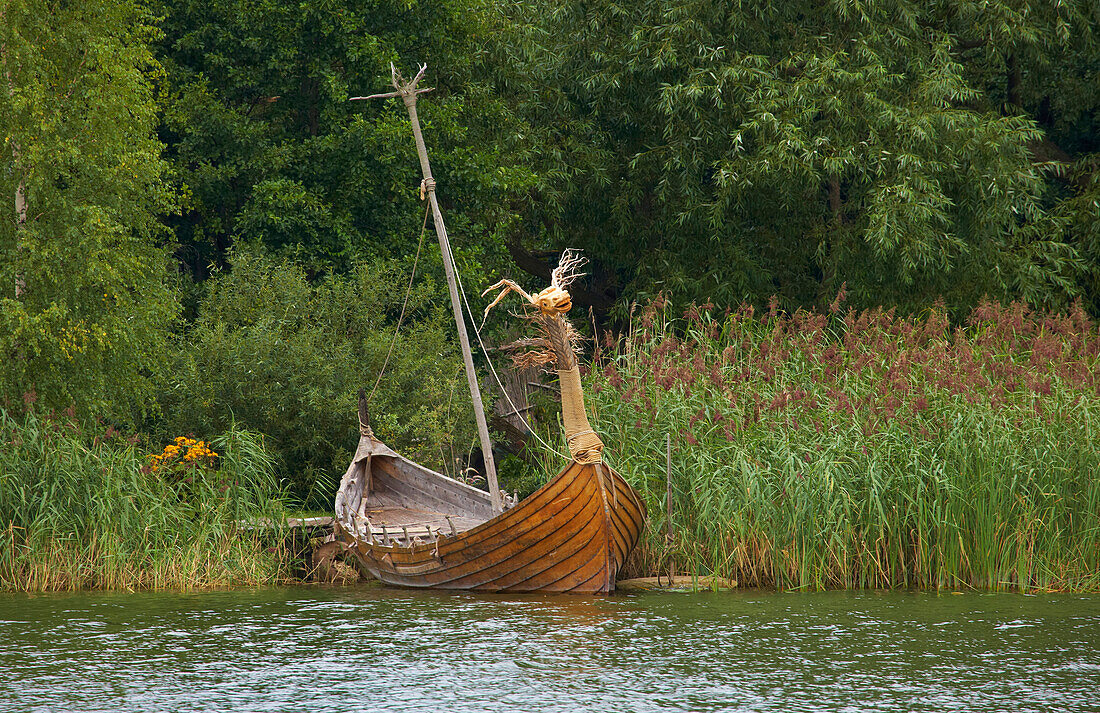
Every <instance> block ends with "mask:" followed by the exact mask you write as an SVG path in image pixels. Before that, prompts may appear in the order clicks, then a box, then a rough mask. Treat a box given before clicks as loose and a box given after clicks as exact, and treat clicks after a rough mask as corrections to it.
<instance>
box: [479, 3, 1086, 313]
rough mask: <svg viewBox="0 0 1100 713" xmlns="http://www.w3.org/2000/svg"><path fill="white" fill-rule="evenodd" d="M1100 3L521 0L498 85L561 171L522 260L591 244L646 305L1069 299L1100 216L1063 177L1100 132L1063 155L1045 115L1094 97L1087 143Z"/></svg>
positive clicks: (552, 179)
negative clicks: (658, 297)
mask: <svg viewBox="0 0 1100 713" xmlns="http://www.w3.org/2000/svg"><path fill="white" fill-rule="evenodd" d="M1096 14H1097V11H1096V10H1095V9H1094V5H1092V4H1090V3H1088V2H1084V1H1080V2H1066V3H1058V4H1056V5H1055V6H1048V4H1042V5H1040V4H1039V3H1032V2H1028V1H1027V0H1023V1H1022V2H1020V1H1016V0H1012V1H1008V0H999V1H995V2H991V3H981V4H980V7H979V4H975V3H970V2H961V1H957V0H948V1H945V2H935V3H924V2H910V1H908V0H870V1H869V2H861V3H855V2H850V1H848V0H830V1H829V2H824V3H821V2H809V1H808V0H793V1H791V2H781V3H751V4H744V3H741V4H731V3H713V2H704V1H701V0H689V1H687V2H684V1H682V0H678V1H676V2H672V1H671V0H669V1H664V0H627V2H606V1H604V0H596V1H594V2H589V1H586V2H583V3H581V2H566V3H557V2H546V1H545V0H525V1H524V2H517V3H512V4H510V5H509V6H508V9H507V10H506V12H505V13H504V15H503V18H504V23H505V25H506V26H509V27H512V28H514V29H513V31H512V35H511V36H512V37H513V38H514V40H513V42H512V44H511V45H510V46H509V47H508V55H509V56H508V58H507V63H505V62H504V60H503V58H502V66H506V67H510V68H514V69H508V70H504V71H503V72H502V75H501V77H500V87H501V90H502V91H504V92H506V93H509V94H510V95H511V96H512V97H514V99H515V101H516V104H517V106H518V107H519V110H520V113H521V114H522V115H523V116H524V118H525V119H526V120H527V121H528V123H529V124H530V126H531V132H530V137H531V141H532V143H533V145H534V146H535V148H536V150H535V151H533V152H532V156H533V158H534V160H535V161H536V165H537V167H538V171H539V175H540V177H541V183H540V185H539V189H538V192H537V194H536V195H537V196H538V198H539V200H538V201H535V202H532V203H530V204H529V208H528V210H527V213H526V216H525V217H526V220H527V226H526V227H527V235H526V236H524V235H523V234H522V233H517V234H516V235H515V236H514V238H513V243H514V244H513V251H514V252H515V253H516V254H517V255H519V256H521V257H523V258H527V259H528V262H529V263H530V264H533V265H535V266H536V267H537V261H535V260H532V259H531V258H537V257H538V255H537V248H555V247H560V246H562V245H565V244H570V245H577V244H582V245H584V246H585V247H586V248H587V249H588V252H589V255H590V256H591V257H592V258H594V260H595V261H596V262H597V263H600V264H602V265H603V266H605V268H606V270H607V274H608V278H607V280H606V284H605V285H604V288H605V290H606V291H607V292H608V293H619V292H622V291H625V292H626V294H627V295H628V296H631V297H638V296H642V297H644V296H645V295H646V294H647V293H652V292H655V291H656V290H657V289H664V290H666V291H670V292H672V293H673V294H675V295H677V296H678V297H680V298H684V299H699V300H705V299H712V300H714V301H717V302H720V303H735V302H737V301H740V300H742V299H745V298H749V299H766V298H767V297H768V296H770V295H772V294H778V295H779V296H780V297H781V298H782V299H783V300H784V301H786V302H787V304H807V303H813V302H821V301H825V302H828V301H829V300H831V299H832V298H833V296H835V295H836V293H837V292H838V291H839V290H840V288H841V285H842V284H843V283H847V285H848V289H849V294H850V295H851V299H854V300H855V301H857V302H862V303H888V304H899V305H902V306H906V307H918V306H920V305H922V304H927V302H928V301H930V300H931V299H932V298H933V297H937V296H942V297H946V298H947V299H948V300H949V301H950V302H953V303H956V304H966V303H968V302H971V301H973V300H975V299H977V298H978V297H980V296H981V295H983V294H988V295H990V296H993V297H1001V298H1004V297H1022V298H1025V299H1028V300H1030V301H1033V302H1046V303H1051V304H1059V303H1064V302H1065V301H1066V300H1068V299H1070V298H1072V297H1073V296H1075V295H1077V294H1080V293H1081V292H1082V291H1083V290H1084V289H1085V285H1086V280H1085V275H1086V273H1087V270H1088V268H1089V266H1088V264H1087V263H1088V257H1089V249H1090V248H1089V245H1088V241H1089V238H1088V235H1089V231H1095V226H1096V223H1095V221H1094V218H1095V215H1094V213H1095V211H1094V208H1093V209H1090V208H1089V206H1090V205H1092V206H1095V203H1092V202H1091V201H1093V200H1094V198H1095V195H1094V194H1092V193H1090V191H1095V188H1088V187H1087V186H1088V181H1082V182H1080V183H1079V184H1076V185H1078V186H1079V187H1080V188H1079V189H1078V188H1076V187H1073V186H1068V184H1067V180H1066V177H1067V175H1068V174H1070V173H1072V172H1073V171H1075V170H1077V168H1074V167H1075V166H1076V167H1078V168H1079V166H1078V163H1074V162H1075V161H1078V160H1080V159H1087V157H1088V156H1089V154H1090V153H1091V152H1095V151H1097V150H1100V146H1098V145H1096V141H1095V139H1093V140H1092V141H1091V142H1090V141H1088V140H1085V141H1083V142H1082V143H1081V144H1080V145H1079V146H1078V147H1077V153H1076V154H1075V155H1074V156H1072V157H1071V156H1064V155H1060V154H1057V152H1053V153H1052V152H1051V151H1044V150H1042V147H1043V146H1044V145H1047V146H1048V148H1049V140H1048V137H1047V136H1046V135H1045V133H1044V129H1047V128H1048V125H1047V124H1044V120H1043V119H1042V117H1039V116H1038V115H1037V111H1038V107H1039V105H1041V104H1043V103H1044V102H1045V105H1046V106H1047V107H1048V111H1054V113H1055V114H1057V113H1058V112H1059V111H1061V112H1062V114H1061V115H1060V116H1061V117H1069V116H1070V114H1069V113H1068V110H1065V106H1066V105H1067V104H1069V103H1070V102H1069V101H1068V100H1069V99H1070V98H1071V97H1076V99H1077V101H1078V102H1079V103H1080V104H1079V106H1077V107H1075V108H1074V110H1073V111H1074V112H1075V116H1076V118H1071V120H1072V121H1074V122H1076V123H1075V124H1074V125H1073V127H1070V131H1071V132H1076V133H1077V134H1078V135H1081V134H1085V135H1087V134H1088V131H1087V128H1088V126H1089V122H1090V121H1094V119H1095V118H1096V117H1098V116H1100V113H1098V112H1097V109H1098V108H1100V101H1098V92H1097V88H1096V87H1095V86H1092V87H1091V88H1089V89H1087V91H1082V86H1081V85H1082V84H1088V80H1087V78H1085V79H1078V81H1076V82H1075V81H1074V80H1075V79H1077V75H1079V74H1081V75H1084V76H1086V77H1087V74H1085V73H1087V71H1088V67H1089V66H1092V67H1093V68H1094V69H1095V64H1096V60H1095V57H1096V56H1097V52H1096V48H1097V42H1096V34H1097V32H1096V27H1097V26H1098V24H1097V17H1096ZM1089 58H1092V59H1089ZM1044 72H1045V75H1044V74H1043V73H1044ZM1067 75H1068V76H1067ZM1044 76H1045V80H1044ZM1093 76H1095V75H1093ZM1055 80H1056V81H1055ZM1044 81H1045V83H1044ZM1093 84H1095V82H1094V81H1093ZM1074 87H1076V89H1074ZM1044 92H1046V94H1048V95H1049V94H1050V93H1051V92H1057V93H1059V96H1058V98H1057V101H1055V102H1054V103H1053V104H1052V103H1051V101H1050V98H1049V96H1048V97H1047V98H1046V99H1044V98H1043V97H1044ZM1059 102H1060V103H1059ZM1051 106H1053V109H1052V110H1051V109H1050V107H1051ZM1086 163H1087V161H1086ZM1083 170H1085V172H1086V173H1088V168H1087V167H1086V168H1085V169H1083ZM1089 175H1092V174H1089ZM1093 185H1094V184H1093ZM1067 186H1068V188H1067ZM1059 191H1062V192H1063V193H1061V194H1060V193H1059ZM1075 201H1076V202H1075ZM1090 210H1092V211H1093V212H1091V213H1090ZM532 235H533V237H532Z"/></svg>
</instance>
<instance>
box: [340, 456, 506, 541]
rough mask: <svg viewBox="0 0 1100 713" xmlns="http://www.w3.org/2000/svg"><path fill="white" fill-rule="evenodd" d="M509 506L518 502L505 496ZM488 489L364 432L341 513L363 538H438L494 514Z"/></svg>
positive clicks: (348, 477) (346, 483)
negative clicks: (440, 470)
mask: <svg viewBox="0 0 1100 713" xmlns="http://www.w3.org/2000/svg"><path fill="white" fill-rule="evenodd" d="M504 500H505V504H504V506H505V509H507V508H509V507H511V506H513V505H514V504H515V498H514V497H505V498H504ZM493 514H494V513H493V506H492V499H491V498H490V496H489V493H487V492H485V491H483V490H479V489H477V488H474V487H472V486H470V485H467V484H465V483H462V482H459V481H457V480H454V479H453V478H449V477H447V476H445V475H443V474H442V473H437V472H436V471H434V470H431V469H429V468H425V467H424V466H422V465H419V464H418V463H414V462H413V461H410V460H409V459H407V458H405V457H403V456H401V455H399V454H397V453H396V452H394V451H392V450H390V449H389V448H388V447H386V446H385V445H384V444H382V443H381V442H379V441H376V440H374V439H373V438H371V437H369V436H364V438H363V439H362V442H361V443H360V446H359V449H358V451H357V452H356V457H355V459H354V461H353V462H352V464H351V467H350V468H349V469H348V472H347V474H346V475H345V476H344V479H343V482H342V483H341V485H340V493H339V495H338V497H337V516H338V517H339V519H340V520H341V522H342V524H343V525H344V527H346V528H347V529H348V530H349V531H351V532H353V533H355V535H356V536H357V537H358V538H359V539H361V540H364V541H369V542H372V543H374V544H376V545H382V546H386V547H391V546H396V547H409V546H412V545H416V544H422V543H427V542H434V541H435V540H436V539H438V538H439V537H440V535H457V534H459V533H461V532H464V531H466V530H469V529H471V528H474V527H476V526H478V525H480V524H481V523H483V522H485V521H486V520H489V519H490V518H492V517H493Z"/></svg>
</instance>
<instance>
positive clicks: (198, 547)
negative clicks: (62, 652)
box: [0, 411, 284, 591]
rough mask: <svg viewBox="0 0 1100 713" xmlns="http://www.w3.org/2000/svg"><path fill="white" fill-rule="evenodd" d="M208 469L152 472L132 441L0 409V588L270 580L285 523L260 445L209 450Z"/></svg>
mask: <svg viewBox="0 0 1100 713" xmlns="http://www.w3.org/2000/svg"><path fill="white" fill-rule="evenodd" d="M213 445H214V448H215V450H217V452H218V454H219V459H218V460H219V461H220V464H219V465H218V467H217V468H216V469H213V468H208V467H195V468H191V469H189V470H184V469H180V470H178V471H175V472H174V473H173V474H172V477H169V476H168V474H166V473H161V472H154V471H152V470H151V469H150V468H149V466H148V465H147V463H148V459H147V458H146V457H145V456H144V455H143V454H142V453H140V452H139V451H138V450H137V448H136V446H135V445H134V443H133V442H130V441H128V440H125V439H123V438H122V437H121V436H120V435H119V434H117V433H115V432H114V431H113V429H110V428H107V429H106V430H100V431H99V432H97V433H92V432H90V431H88V430H85V429H83V428H82V427H81V426H80V424H78V423H77V422H76V421H75V420H72V419H67V418H40V417H38V416H35V415H34V414H30V415H28V416H26V417H25V418H24V419H23V420H19V421H17V420H15V419H13V418H12V417H11V416H9V415H8V414H7V413H4V412H3V411H0V589H8V590H13V589H14V590H25V591H42V590H52V589H80V588H110V589H134V588H150V587H151V588H162V587H172V588H175V587H211V586H219V585H227V584H251V583H260V582H267V581H271V580H273V579H275V578H277V577H279V576H280V574H281V572H282V570H283V564H284V563H283V554H282V552H281V550H280V548H279V547H276V546H274V545H276V543H278V542H280V540H279V534H278V533H277V532H273V531H267V530H257V529H248V528H247V527H242V523H248V522H250V521H256V520H257V519H259V518H268V519H269V520H271V521H274V522H283V521H284V516H283V513H282V504H281V500H280V497H279V490H278V487H277V483H276V480H275V477H274V475H273V467H272V466H273V463H272V459H271V457H270V456H269V455H268V454H267V452H266V451H265V450H264V448H263V445H262V443H261V441H260V439H259V437H258V436H256V435H254V434H252V433H248V432H246V431H239V430H230V431H229V432H228V433H226V434H224V435H222V436H221V437H219V438H217V439H215V440H214V442H213Z"/></svg>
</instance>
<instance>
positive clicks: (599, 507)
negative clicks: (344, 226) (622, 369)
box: [334, 67, 646, 594]
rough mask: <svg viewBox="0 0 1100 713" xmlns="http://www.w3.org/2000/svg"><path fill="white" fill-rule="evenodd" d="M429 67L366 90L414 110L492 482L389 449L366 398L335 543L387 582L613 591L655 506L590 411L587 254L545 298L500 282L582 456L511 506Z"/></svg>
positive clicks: (426, 189) (562, 270)
mask: <svg viewBox="0 0 1100 713" xmlns="http://www.w3.org/2000/svg"><path fill="white" fill-rule="evenodd" d="M424 70H425V68H424V67H421V69H420V73H419V74H417V75H416V77H415V78H414V79H413V80H412V81H411V82H408V83H406V82H404V80H402V79H401V77H400V74H399V73H398V72H397V70H396V69H394V70H393V84H394V89H395V90H396V91H394V92H389V93H386V94H379V95H372V96H371V97H359V98H363V99H371V98H376V97H401V98H402V100H403V101H404V103H405V106H406V108H407V109H408V112H409V118H410V121H411V123H412V128H413V134H414V137H415V139H416V146H417V151H418V153H419V157H420V164H421V168H422V170H423V173H424V182H423V183H422V184H421V197H422V198H426V199H427V200H428V201H429V204H430V207H431V210H432V215H433V222H434V226H435V229H436V232H437V234H438V236H439V246H440V250H441V252H442V254H443V262H444V269H445V272H446V276H447V283H448V288H449V291H450V296H451V305H452V308H453V310H454V313H455V324H456V327H457V330H458V336H459V341H460V343H461V346H462V353H463V359H464V362H465V366H466V376H467V379H468V381H469V386H470V395H471V399H472V401H473V404H474V414H475V417H476V418H477V419H478V432H479V438H480V440H481V445H482V453H483V454H484V456H485V458H484V460H485V465H486V477H487V481H488V483H489V488H490V489H489V492H484V491H481V490H478V489H476V488H473V487H470V486H468V485H466V484H464V483H460V482H458V481H456V480H453V479H451V478H448V477H447V476H445V475H442V474H441V473H437V472H435V471H433V470H431V469H429V468H425V467H424V466H422V465H419V464H417V463H414V462H413V461H411V460H409V459H407V458H404V457H402V456H401V455H400V454H398V453H397V452H395V451H393V450H392V449H390V448H389V447H387V446H386V445H385V444H383V443H382V442H381V441H379V440H378V439H377V438H375V436H374V434H373V432H372V431H371V428H370V425H369V419H368V414H367V408H366V403H365V400H364V398H363V396H362V395H361V396H360V404H359V431H360V438H359V446H358V448H357V449H356V451H355V455H354V457H353V458H352V459H351V464H350V465H349V466H348V470H347V472H346V473H345V474H344V477H343V479H342V480H341V481H340V489H339V491H338V492H337V495H336V502H335V521H334V539H335V543H336V545H337V547H338V548H340V549H342V551H343V553H344V555H345V557H350V559H351V560H352V561H353V562H354V563H355V564H356V565H357V566H358V567H359V569H360V570H361V571H363V572H364V573H366V574H369V575H371V576H373V577H376V578H378V579H380V580H381V581H383V582H385V583H387V584H393V585H399V586H405V587H435V588H441V589H467V590H475V591H483V592H577V593H589V594H595V593H607V592H612V591H614V589H615V577H616V575H617V574H618V572H619V571H620V570H621V569H622V567H623V565H624V564H625V563H626V558H627V557H628V556H629V554H630V552H631V550H632V549H633V548H634V546H635V545H636V544H637V543H638V539H639V537H640V536H641V532H642V528H643V527H644V524H645V516H646V511H645V506H644V504H643V503H642V500H641V498H640V497H639V496H638V493H637V492H635V491H634V489H633V488H632V487H631V486H630V485H629V484H628V483H627V482H626V481H625V480H623V478H622V476H620V475H619V474H618V473H616V472H615V471H614V470H613V469H612V468H610V467H608V466H607V464H606V463H604V461H603V448H604V445H603V443H602V442H601V441H600V439H599V437H598V436H597V435H596V433H595V431H593V430H592V427H591V426H590V425H589V423H588V418H587V416H586V414H585V409H584V395H583V393H582V391H581V381H580V372H579V371H578V367H577V362H576V355H575V343H574V342H575V336H576V334H575V332H573V330H572V327H571V326H570V325H569V323H568V321H567V320H566V319H565V317H564V315H565V313H566V312H568V311H569V308H570V306H571V305H572V301H571V299H570V296H569V293H568V291H567V289H566V287H567V286H568V284H569V283H570V281H571V280H572V279H574V278H575V277H576V276H577V275H576V272H575V269H576V268H577V267H578V266H579V261H578V260H577V259H576V258H573V257H571V256H570V255H569V254H568V252H567V254H566V255H563V257H562V262H561V264H560V265H559V266H558V268H557V269H556V270H554V272H553V275H552V277H551V285H550V287H548V288H546V289H545V290H543V291H542V292H540V293H538V294H537V295H534V296H531V295H529V294H527V293H526V292H524V291H523V290H522V289H521V288H520V287H519V286H518V285H516V284H515V283H513V282H511V281H508V280H502V281H501V282H499V283H498V284H497V285H494V287H493V288H490V289H494V288H497V287H502V288H503V290H502V291H501V293H500V294H499V295H498V296H497V298H496V300H495V301H494V302H493V303H492V304H491V305H490V306H489V309H492V307H493V306H495V305H496V304H497V303H499V302H500V300H501V299H502V298H503V297H504V296H505V295H507V294H508V293H510V292H518V293H519V294H521V295H522V296H523V297H524V298H525V299H526V301H527V306H528V309H529V310H530V312H529V316H530V319H531V320H532V322H534V323H535V324H536V325H537V326H538V327H539V329H540V331H541V332H542V338H541V339H537V340H529V341H528V342H526V343H525V344H524V346H534V347H535V350H534V351H532V352H529V353H527V354H525V355H523V356H522V357H521V359H524V360H526V363H527V364H538V365H541V366H551V365H553V366H554V367H555V368H556V369H557V371H558V376H559V380H560V382H561V396H562V416H563V423H564V428H565V434H566V442H567V443H568V444H569V452H570V456H571V461H570V462H569V463H568V464H567V465H566V466H565V467H564V468H563V469H562V470H561V472H559V473H558V474H557V475H556V476H554V477H553V478H552V479H551V480H550V481H549V482H548V483H546V485H544V486H542V487H541V488H539V489H538V490H537V491H536V492H535V493H534V494H532V495H531V496H530V497H528V498H526V499H525V500H523V501H522V502H519V503H515V502H510V501H508V500H507V499H506V498H504V497H502V493H501V492H500V491H499V489H498V488H497V483H496V470H495V466H494V464H493V458H492V448H491V444H490V442H489V437H488V428H487V427H486V424H485V419H484V413H483V410H482V408H481V396H480V394H479V392H478V387H477V376H476V373H475V372H474V368H473V361H472V357H471V353H470V346H469V340H468V338H467V335H466V327H465V322H464V318H463V316H462V308H461V306H460V304H461V303H460V302H459V298H458V293H457V289H456V286H455V280H456V278H455V274H454V265H453V258H452V256H451V252H450V245H449V243H448V241H447V233H446V228H445V227H444V224H443V216H442V214H441V213H440V210H439V204H438V201H437V200H436V196H435V181H434V179H433V178H432V174H431V167H430V165H429V163H428V156H427V150H426V148H425V146H424V141H423V136H422V135H421V132H420V125H419V122H418V119H417V115H416V97H417V95H418V94H420V93H423V92H425V91H429V90H426V89H418V88H417V83H418V82H419V80H420V78H421V77H422V76H423V75H424ZM486 292H488V290H487V291H486ZM489 309H486V314H488V311H489ZM399 323H400V320H399Z"/></svg>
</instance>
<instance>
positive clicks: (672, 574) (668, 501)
mask: <svg viewBox="0 0 1100 713" xmlns="http://www.w3.org/2000/svg"><path fill="white" fill-rule="evenodd" d="M674 540H675V536H674V535H673V532H672V434H671V433H666V434H665V547H666V549H667V550H668V581H669V585H670V586H671V585H672V584H673V583H675V581H676V563H675V561H674V560H673V559H672V543H673V541H674Z"/></svg>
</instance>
